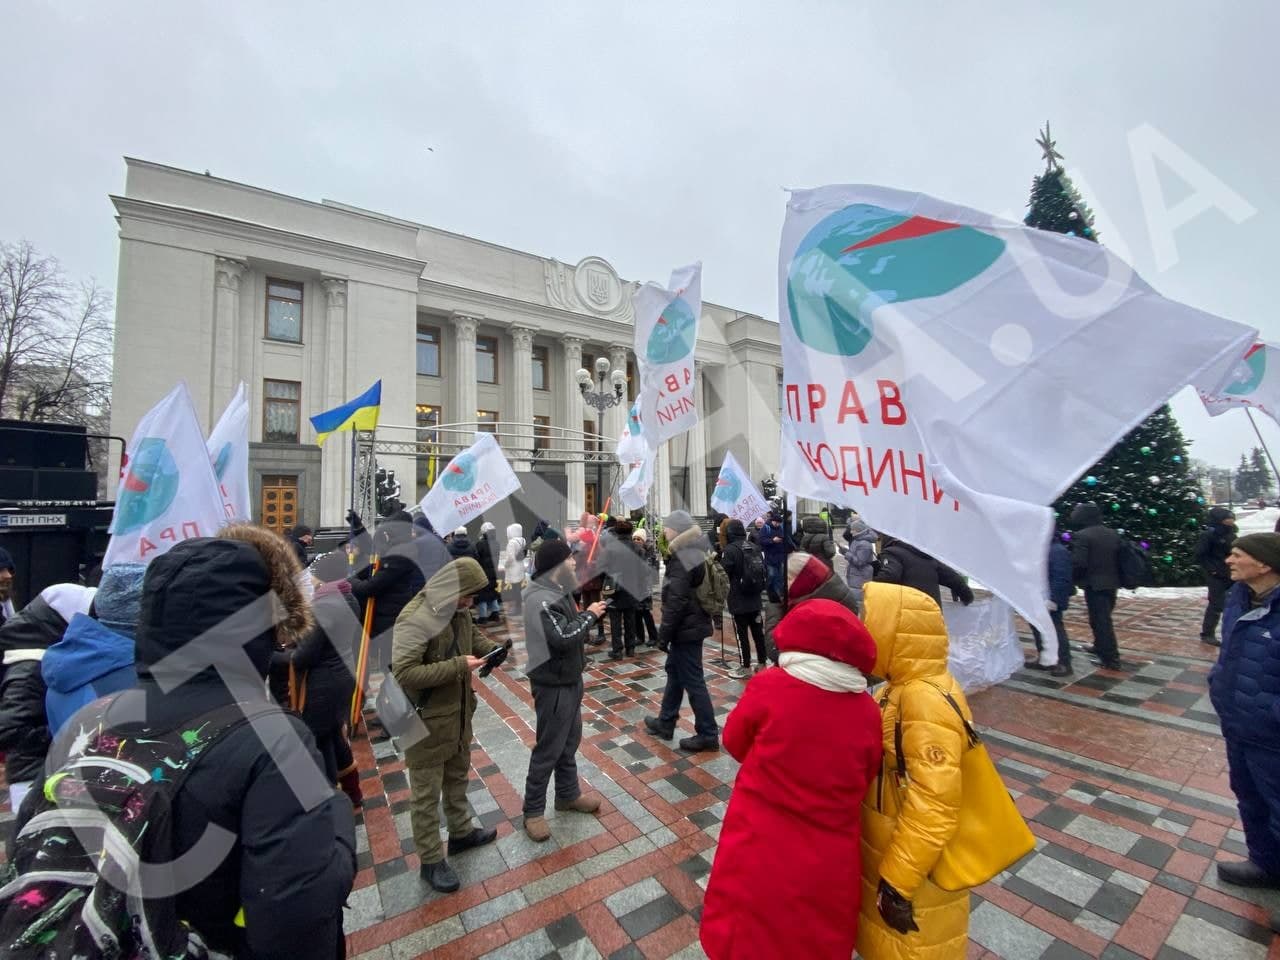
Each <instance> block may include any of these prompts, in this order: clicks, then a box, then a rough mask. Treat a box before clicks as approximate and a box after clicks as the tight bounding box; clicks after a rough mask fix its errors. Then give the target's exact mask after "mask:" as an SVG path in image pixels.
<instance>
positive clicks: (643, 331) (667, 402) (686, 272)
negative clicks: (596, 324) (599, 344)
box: [631, 263, 702, 450]
mask: <svg viewBox="0 0 1280 960" xmlns="http://www.w3.org/2000/svg"><path fill="white" fill-rule="evenodd" d="M631 299H632V303H633V304H634V305H635V313H636V339H635V352H636V363H637V364H639V367H640V397H639V408H640V422H641V423H642V424H644V429H645V431H646V433H647V434H651V435H648V436H647V437H646V439H647V441H648V443H649V446H651V447H653V448H654V449H655V450H656V449H657V448H658V445H659V444H661V443H662V441H664V440H670V439H671V438H672V437H675V436H679V435H680V434H682V433H684V432H685V431H686V430H689V429H691V428H692V427H693V426H694V425H695V424H697V422H698V407H697V404H696V402H695V397H694V386H695V377H694V364H693V358H694V353H695V352H696V351H697V346H698V319H699V317H701V315H702V264H701V263H695V264H692V265H691V266H688V267H681V268H679V269H678V270H674V271H672V273H671V285H670V286H669V287H662V286H659V285H658V284H656V283H646V284H645V285H644V286H643V287H641V288H640V289H639V290H637V291H636V292H635V294H634V295H633V296H632V298H631Z"/></svg>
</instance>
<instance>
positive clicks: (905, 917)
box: [876, 880, 920, 933]
mask: <svg viewBox="0 0 1280 960" xmlns="http://www.w3.org/2000/svg"><path fill="white" fill-rule="evenodd" d="M876 909H877V910H879V911H880V916H881V917H882V918H883V919H884V922H885V923H887V924H888V925H889V926H890V927H892V928H893V929H894V930H897V931H898V932H899V933H909V932H910V931H912V930H919V929H920V928H919V927H918V926H916V918H915V915H914V913H913V911H912V909H911V901H910V900H904V899H903V897H902V895H901V894H900V893H898V891H897V890H895V889H893V887H891V886H889V884H887V883H885V882H884V881H883V880H881V881H880V889H879V890H878V891H876Z"/></svg>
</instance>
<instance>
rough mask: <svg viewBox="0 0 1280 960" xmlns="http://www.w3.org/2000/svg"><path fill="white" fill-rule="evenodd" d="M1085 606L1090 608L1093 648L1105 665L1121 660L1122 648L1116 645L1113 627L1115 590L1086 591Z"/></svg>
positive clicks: (1086, 589) (1087, 589)
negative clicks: (1112, 615) (1112, 616)
mask: <svg viewBox="0 0 1280 960" xmlns="http://www.w3.org/2000/svg"><path fill="white" fill-rule="evenodd" d="M1084 602H1085V606H1087V607H1088V608H1089V629H1090V630H1092V631H1093V647H1094V650H1095V651H1096V653H1097V654H1098V659H1099V660H1101V661H1102V662H1103V663H1114V662H1116V661H1117V660H1119V659H1120V647H1119V645H1118V644H1117V643H1116V631H1115V627H1113V626H1112V625H1111V612H1112V611H1113V610H1115V608H1116V592H1115V591H1114V590H1090V589H1089V588H1088V587H1086V588H1085V591H1084Z"/></svg>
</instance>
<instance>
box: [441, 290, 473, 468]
mask: <svg viewBox="0 0 1280 960" xmlns="http://www.w3.org/2000/svg"><path fill="white" fill-rule="evenodd" d="M449 319H450V320H452V321H453V410H451V411H450V410H446V411H445V419H446V420H448V421H449V422H450V423H473V422H474V421H475V419H476V402H477V401H476V329H477V328H478V327H479V326H480V318H479V317H472V316H468V315H467V314H465V313H455V314H453V315H452V316H450V317H449ZM452 439H454V438H452V437H446V438H445V442H446V443H447V442H449V441H450V440H452ZM458 439H464V438H458ZM464 445H465V444H464Z"/></svg>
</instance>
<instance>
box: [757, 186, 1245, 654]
mask: <svg viewBox="0 0 1280 960" xmlns="http://www.w3.org/2000/svg"><path fill="white" fill-rule="evenodd" d="M778 316H779V325H780V336H781V340H782V355H783V400H784V404H783V414H782V450H781V471H780V483H781V485H782V486H783V487H784V488H785V489H786V490H787V491H788V492H789V493H794V494H796V495H798V496H801V497H806V498H811V499H814V500H818V501H827V502H833V503H839V504H843V505H846V506H851V507H854V508H855V509H857V510H858V511H859V513H861V514H862V516H863V518H864V519H865V520H866V521H867V523H868V524H870V525H871V526H873V527H875V528H876V529H878V530H881V531H884V532H886V533H889V534H891V535H893V536H896V537H900V538H902V539H904V540H907V541H909V542H911V543H913V544H914V545H915V546H917V547H919V548H920V549H922V550H924V551H926V552H928V553H931V554H933V555H935V556H936V557H938V559H940V560H943V561H944V562H946V563H948V564H951V565H953V566H955V567H957V568H959V569H961V570H963V571H964V572H966V573H968V574H970V575H971V576H974V577H976V578H978V579H979V580H981V582H982V583H984V584H985V585H986V586H988V587H990V588H991V589H992V590H993V591H994V592H995V593H997V594H998V595H1000V596H1001V597H1003V598H1004V599H1005V600H1007V601H1009V602H1010V603H1011V604H1012V605H1013V606H1014V607H1015V608H1016V609H1018V610H1019V611H1020V612H1021V613H1022V614H1023V615H1024V616H1026V617H1027V618H1028V619H1030V620H1032V622H1034V623H1035V624H1036V625H1037V626H1038V627H1039V628H1040V629H1041V630H1042V631H1043V632H1045V633H1046V634H1049V635H1051V632H1052V625H1051V623H1050V620H1049V617H1048V613H1047V611H1046V610H1045V603H1044V597H1043V587H1044V583H1045V580H1046V575H1045V556H1046V552H1047V551H1046V550H1045V549H1031V548H1029V545H1034V544H1045V545H1047V544H1048V541H1049V536H1050V532H1051V529H1052V519H1053V516H1052V512H1051V511H1050V509H1049V508H1048V506H1046V504H1049V503H1052V502H1053V501H1054V499H1055V498H1056V497H1057V496H1058V495H1059V494H1060V493H1061V492H1062V491H1063V490H1065V489H1066V488H1067V487H1069V486H1070V485H1071V483H1072V482H1073V481H1074V480H1075V479H1076V477H1078V476H1079V475H1080V474H1081V473H1082V472H1083V471H1084V470H1085V469H1087V468H1088V467H1089V465H1090V464H1092V463H1094V462H1096V461H1097V459H1098V458H1099V457H1100V456H1101V455H1102V454H1103V453H1105V452H1106V451H1107V450H1108V449H1109V448H1110V447H1111V446H1112V445H1113V444H1114V443H1115V442H1116V441H1117V440H1118V439H1119V438H1121V437H1122V436H1124V435H1125V433H1127V432H1128V431H1129V430H1130V429H1131V428H1132V427H1133V426H1135V425H1136V424H1137V423H1139V422H1141V420H1142V419H1143V418H1144V417H1145V416H1146V415H1147V414H1149V413H1150V412H1151V411H1152V410H1154V409H1155V408H1156V407H1158V406H1159V405H1160V404H1161V403H1163V402H1164V401H1166V400H1168V399H1169V397H1170V396H1171V395H1172V394H1173V393H1175V392H1176V391H1177V390H1179V389H1180V388H1181V387H1183V386H1185V385H1186V384H1188V383H1194V382H1200V381H1201V380H1203V381H1205V382H1214V383H1218V382H1221V380H1222V379H1223V378H1224V377H1225V376H1226V374H1227V372H1228V370H1229V369H1230V367H1231V366H1232V365H1233V364H1234V363H1235V362H1236V361H1237V360H1238V359H1239V358H1240V357H1241V355H1242V354H1243V352H1244V350H1245V348H1246V347H1247V346H1248V345H1249V344H1250V343H1252V342H1253V339H1254V337H1255V336H1256V331H1253V330H1251V329H1250V328H1248V327H1246V326H1244V325H1241V324H1237V323H1232V322H1229V321H1227V320H1223V319H1221V318H1219V317H1215V316H1211V315H1209V314H1206V313H1202V312H1201V311H1198V310H1195V309H1192V308H1190V307H1187V306H1184V305H1183V304H1179V303H1175V302H1172V301H1170V300H1166V299H1164V298H1163V297H1161V296H1159V295H1158V294H1157V293H1155V291H1153V290H1152V289H1151V288H1150V287H1149V286H1148V285H1147V284H1146V283H1145V282H1143V280H1142V279H1141V278H1140V277H1138V276H1137V275H1136V274H1134V272H1133V271H1132V270H1131V269H1130V268H1129V266H1128V265H1127V264H1125V263H1124V262H1123V261H1121V260H1120V259H1119V258H1118V257H1116V256H1115V255H1114V254H1112V253H1111V252H1110V251H1109V250H1107V249H1106V248H1105V247H1103V246H1100V245H1099V244H1096V243H1091V242H1089V241H1087V240H1084V239H1082V238H1079V237H1070V236H1064V235H1061V234H1057V233H1049V232H1046V231H1040V230H1036V229H1034V228H1030V227H1026V226H1024V225H1022V224H1017V223H1011V222H1008V221H1004V220H1000V219H998V218H996V217H992V216H990V215H989V214H986V213H982V212H980V211H977V210H971V209H968V208H965V207H961V206H958V205H955V204H951V203H946V202H943V201H940V200H936V199H934V198H932V197H928V196H925V195H923V194H918V193H909V192H906V191H901V190H892V189H888V188H884V187H874V186H830V187H821V188H818V189H816V190H804V191H796V192H794V193H792V194H791V198H790V201H789V202H788V205H787V216H786V220H785V223H784V226H783V232H782V243H781V249H780V253H779V304H778Z"/></svg>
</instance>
